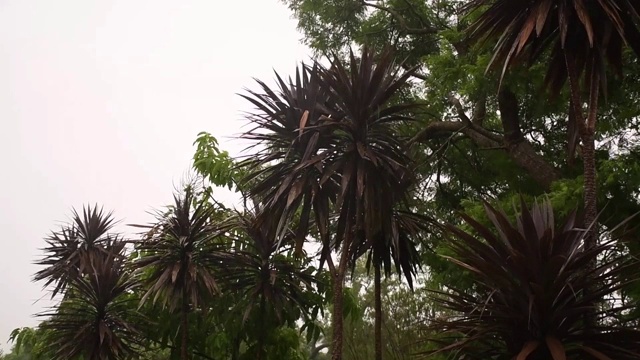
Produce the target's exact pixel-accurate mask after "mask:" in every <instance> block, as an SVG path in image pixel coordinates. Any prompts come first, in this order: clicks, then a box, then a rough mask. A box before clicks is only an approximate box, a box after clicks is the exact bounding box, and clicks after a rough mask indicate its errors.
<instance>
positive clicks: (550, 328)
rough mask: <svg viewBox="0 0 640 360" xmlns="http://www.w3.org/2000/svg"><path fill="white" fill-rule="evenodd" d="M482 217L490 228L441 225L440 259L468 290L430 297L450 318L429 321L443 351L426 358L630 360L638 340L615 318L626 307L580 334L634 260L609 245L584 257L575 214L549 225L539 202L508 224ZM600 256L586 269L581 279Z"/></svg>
mask: <svg viewBox="0 0 640 360" xmlns="http://www.w3.org/2000/svg"><path fill="white" fill-rule="evenodd" d="M485 209H486V214H487V217H488V218H489V219H490V221H491V225H492V226H490V227H488V226H485V225H482V224H481V223H479V222H478V221H477V220H474V219H473V218H471V217H469V216H466V215H463V219H464V220H465V222H466V223H467V225H468V227H469V229H471V230H472V232H469V231H468V230H467V231H465V230H463V229H461V228H457V227H455V226H452V225H449V226H448V230H449V232H450V234H451V235H453V236H454V238H453V239H452V241H451V246H452V249H453V253H454V256H453V257H451V258H450V260H451V261H452V262H454V263H455V264H457V265H459V266H460V267H461V268H463V269H466V270H468V271H469V273H470V276H471V279H472V280H473V283H474V286H472V287H471V288H468V289H456V288H455V287H451V286H448V289H449V290H447V291H443V292H441V293H439V296H437V299H436V300H437V301H438V302H439V303H440V304H442V305H444V307H445V308H446V309H448V310H450V311H453V315H452V316H451V317H448V318H443V319H442V318H441V319H434V321H433V323H432V330H435V331H438V332H439V333H440V334H441V337H440V338H439V339H437V341H438V342H440V343H445V344H447V343H448V345H445V346H442V347H441V348H440V349H438V350H436V351H433V352H431V353H430V354H431V355H433V354H434V353H440V352H457V353H458V354H460V355H464V358H465V359H467V358H469V359H519V360H537V359H545V360H546V359H553V360H559V359H571V360H573V359H576V360H577V359H598V360H606V359H616V360H627V359H628V360H631V359H638V354H640V331H639V330H638V329H636V328H635V325H633V324H634V320H637V319H634V316H632V315H626V314H625V313H627V312H628V309H629V306H627V305H623V304H621V303H619V302H617V301H615V300H611V302H612V303H611V304H610V307H608V308H601V309H600V310H598V311H597V312H596V313H595V315H596V316H597V317H598V318H599V319H600V320H602V321H600V322H599V323H598V324H597V325H595V326H594V327H593V328H591V329H587V328H585V326H584V318H585V314H587V313H589V312H591V311H592V308H593V307H594V304H596V303H598V302H601V301H603V299H606V298H610V297H611V296H612V295H614V294H615V293H616V292H617V291H618V290H620V289H621V288H622V287H623V286H624V285H625V284H627V283H628V282H629V281H637V280H638V278H640V271H639V269H640V266H639V265H640V263H639V262H638V261H637V260H636V259H633V258H631V257H628V256H624V255H622V254H620V252H619V251H612V250H614V247H615V246H616V239H610V240H607V241H606V242H605V243H602V244H598V245H596V246H595V247H592V248H589V249H585V245H584V237H585V236H586V231H585V230H584V226H583V223H582V222H581V221H579V220H578V219H577V217H576V216H575V213H573V214H571V215H570V216H568V217H567V219H566V220H565V221H564V222H562V223H559V222H557V219H555V217H554V213H553V208H552V207H551V205H550V203H549V202H544V203H542V204H535V205H534V206H533V207H532V208H528V207H527V206H526V204H524V202H523V203H522V206H521V213H520V214H518V215H517V216H516V221H515V222H511V221H509V218H508V216H507V215H506V214H505V213H504V212H502V211H498V210H496V209H494V208H492V207H491V206H490V205H488V204H486V205H485ZM475 234H477V235H475ZM610 254H611V255H610ZM603 255H604V260H603V261H602V263H600V264H599V265H598V267H597V268H596V269H593V270H590V271H584V267H585V265H587V264H589V263H591V262H592V261H594V259H595V258H598V257H602V256H603ZM587 289H588V290H587ZM635 317H636V318H637V316H635ZM442 335H444V336H445V337H444V338H443V337H442Z"/></svg>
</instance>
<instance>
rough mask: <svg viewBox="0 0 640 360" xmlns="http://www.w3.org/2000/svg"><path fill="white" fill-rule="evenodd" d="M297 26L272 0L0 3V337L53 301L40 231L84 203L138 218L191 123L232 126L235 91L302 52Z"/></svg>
mask: <svg viewBox="0 0 640 360" xmlns="http://www.w3.org/2000/svg"><path fill="white" fill-rule="evenodd" d="M295 25H296V23H295V21H294V20H292V19H291V18H290V12H289V10H288V9H287V8H286V7H285V6H284V5H283V4H282V3H281V2H279V1H278V0H237V1H224V2H221V1H213V0H179V1H178V0H153V1H151V0H133V1H132V0H128V1H125V0H102V1H87V0H57V1H50V0H0V159H1V162H0V189H1V190H0V191H1V193H0V194H1V198H0V199H1V200H2V201H1V202H0V234H1V235H0V257H1V258H0V289H1V290H0V347H2V348H4V349H5V350H8V346H7V345H6V340H7V338H8V336H9V333H10V331H11V330H12V329H14V328H16V327H22V326H32V325H35V324H36V323H37V319H35V318H34V317H33V316H32V315H33V314H35V313H37V312H39V311H40V310H42V309H43V307H44V306H47V305H48V302H47V301H46V297H45V299H43V300H41V301H38V302H37V303H35V304H34V302H35V301H36V300H38V299H40V298H41V297H43V295H44V293H43V291H42V289H41V284H34V283H32V282H31V280H30V279H31V275H32V274H33V273H34V272H35V271H36V269H37V268H36V267H35V266H34V265H32V262H33V261H34V260H36V259H37V258H38V256H39V255H40V252H39V250H38V249H39V248H40V247H42V246H43V245H44V242H43V240H42V239H43V237H44V236H46V235H47V233H48V232H49V230H50V229H54V228H55V227H56V225H57V224H58V222H59V221H64V220H67V219H68V215H69V213H70V209H71V208H72V207H76V208H80V207H82V205H83V204H85V203H98V204H103V205H104V206H105V208H106V209H113V210H115V214H116V217H117V218H119V219H124V220H126V221H125V222H126V223H140V222H146V221H147V220H148V219H149V218H148V215H146V214H145V212H146V211H148V210H150V209H152V208H155V207H159V206H162V205H164V204H166V203H167V201H169V200H170V199H171V192H172V190H173V187H174V185H175V184H177V183H179V181H180V180H181V179H182V178H183V175H184V173H185V171H186V170H187V169H188V168H189V165H190V157H191V156H192V154H193V151H194V148H193V147H192V143H193V141H194V139H195V137H196V134H197V133H198V132H200V131H203V130H204V131H209V132H211V133H213V134H214V135H215V136H217V137H218V138H219V139H220V140H224V139H225V138H226V137H229V136H233V135H235V134H237V133H239V132H240V131H241V128H240V126H241V125H242V124H243V122H242V120H241V111H243V110H248V109H249V107H248V106H247V104H246V103H245V102H244V101H242V99H240V98H239V97H238V96H237V95H236V93H238V92H241V91H242V88H243V87H244V86H251V85H252V80H251V78H252V77H258V78H261V79H265V80H271V79H272V78H273V73H272V69H274V68H275V69H276V70H277V71H278V72H280V73H283V74H290V73H292V71H293V70H294V67H295V65H296V63H297V62H299V61H300V60H306V59H308V57H309V54H310V52H309V51H308V50H307V49H306V48H305V47H304V46H302V45H301V44H300V42H299V40H300V38H301V35H300V34H298V33H297V32H296V29H295ZM222 146H223V147H224V148H226V149H228V150H230V151H231V152H232V153H237V151H238V150H239V149H240V146H238V145H235V146H234V143H233V141H223V143H222Z"/></svg>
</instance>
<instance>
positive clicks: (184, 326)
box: [180, 288, 189, 360]
mask: <svg viewBox="0 0 640 360" xmlns="http://www.w3.org/2000/svg"><path fill="white" fill-rule="evenodd" d="M180 316H181V317H182V319H181V320H180V333H181V337H182V341H181V344H180V359H181V360H189V347H188V343H189V303H188V302H187V291H186V288H185V290H183V292H182V310H181V312H180Z"/></svg>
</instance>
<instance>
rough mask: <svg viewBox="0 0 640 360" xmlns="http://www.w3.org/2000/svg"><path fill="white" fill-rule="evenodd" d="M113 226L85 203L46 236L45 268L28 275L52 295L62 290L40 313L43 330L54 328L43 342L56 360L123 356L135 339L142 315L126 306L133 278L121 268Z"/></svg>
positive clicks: (108, 217)
mask: <svg viewBox="0 0 640 360" xmlns="http://www.w3.org/2000/svg"><path fill="white" fill-rule="evenodd" d="M113 225H114V221H113V217H112V214H111V213H106V214H105V213H104V212H103V211H102V209H100V210H99V209H98V208H97V206H96V207H93V208H92V207H87V208H85V209H84V211H83V213H82V215H80V214H79V213H78V212H75V211H74V213H73V221H72V223H71V224H69V225H64V226H62V228H61V229H60V231H59V232H54V233H53V234H52V235H51V236H50V237H49V238H48V239H47V240H46V241H47V244H48V247H47V248H46V249H45V251H46V256H45V257H44V258H43V259H42V260H41V261H39V264H41V265H45V266H46V268H44V269H43V270H41V271H39V272H37V273H36V275H35V277H34V278H35V280H46V282H45V284H46V285H49V284H53V285H54V289H53V291H52V298H53V297H55V296H56V295H57V294H59V293H62V294H63V298H62V300H61V301H60V303H59V305H58V306H57V307H56V308H55V309H53V310H52V311H50V312H45V313H43V314H40V315H41V316H45V317H47V318H48V319H47V320H46V321H45V322H43V328H45V329H51V330H54V331H52V332H51V338H50V339H48V340H49V346H50V348H51V349H52V352H53V353H55V356H56V357H57V358H58V359H73V358H78V357H79V356H85V357H86V358H88V359H124V358H127V357H129V356H131V355H132V354H135V353H136V350H137V348H138V345H139V344H140V342H141V337H140V336H141V334H140V332H139V331H138V326H140V325H143V324H144V319H142V318H141V317H140V316H139V315H138V314H136V312H135V306H134V307H132V306H131V301H132V300H134V299H132V297H131V292H132V291H133V290H134V289H135V287H136V286H138V281H137V277H136V275H134V274H133V273H132V271H130V270H128V269H126V268H125V266H124V265H125V261H126V258H125V253H124V249H125V242H124V240H123V239H122V238H120V237H119V236H118V235H115V234H112V233H110V230H111V229H112V227H113ZM46 285H45V286H46Z"/></svg>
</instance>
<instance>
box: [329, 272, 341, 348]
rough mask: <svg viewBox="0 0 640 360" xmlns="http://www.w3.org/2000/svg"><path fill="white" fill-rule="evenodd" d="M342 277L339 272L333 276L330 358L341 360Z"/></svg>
mask: <svg viewBox="0 0 640 360" xmlns="http://www.w3.org/2000/svg"><path fill="white" fill-rule="evenodd" d="M343 285H344V277H342V276H340V274H336V275H334V276H333V313H332V314H331V322H332V323H333V337H332V339H331V360H342V331H343V316H342V312H343V301H344V297H343V294H342V291H343Z"/></svg>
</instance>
